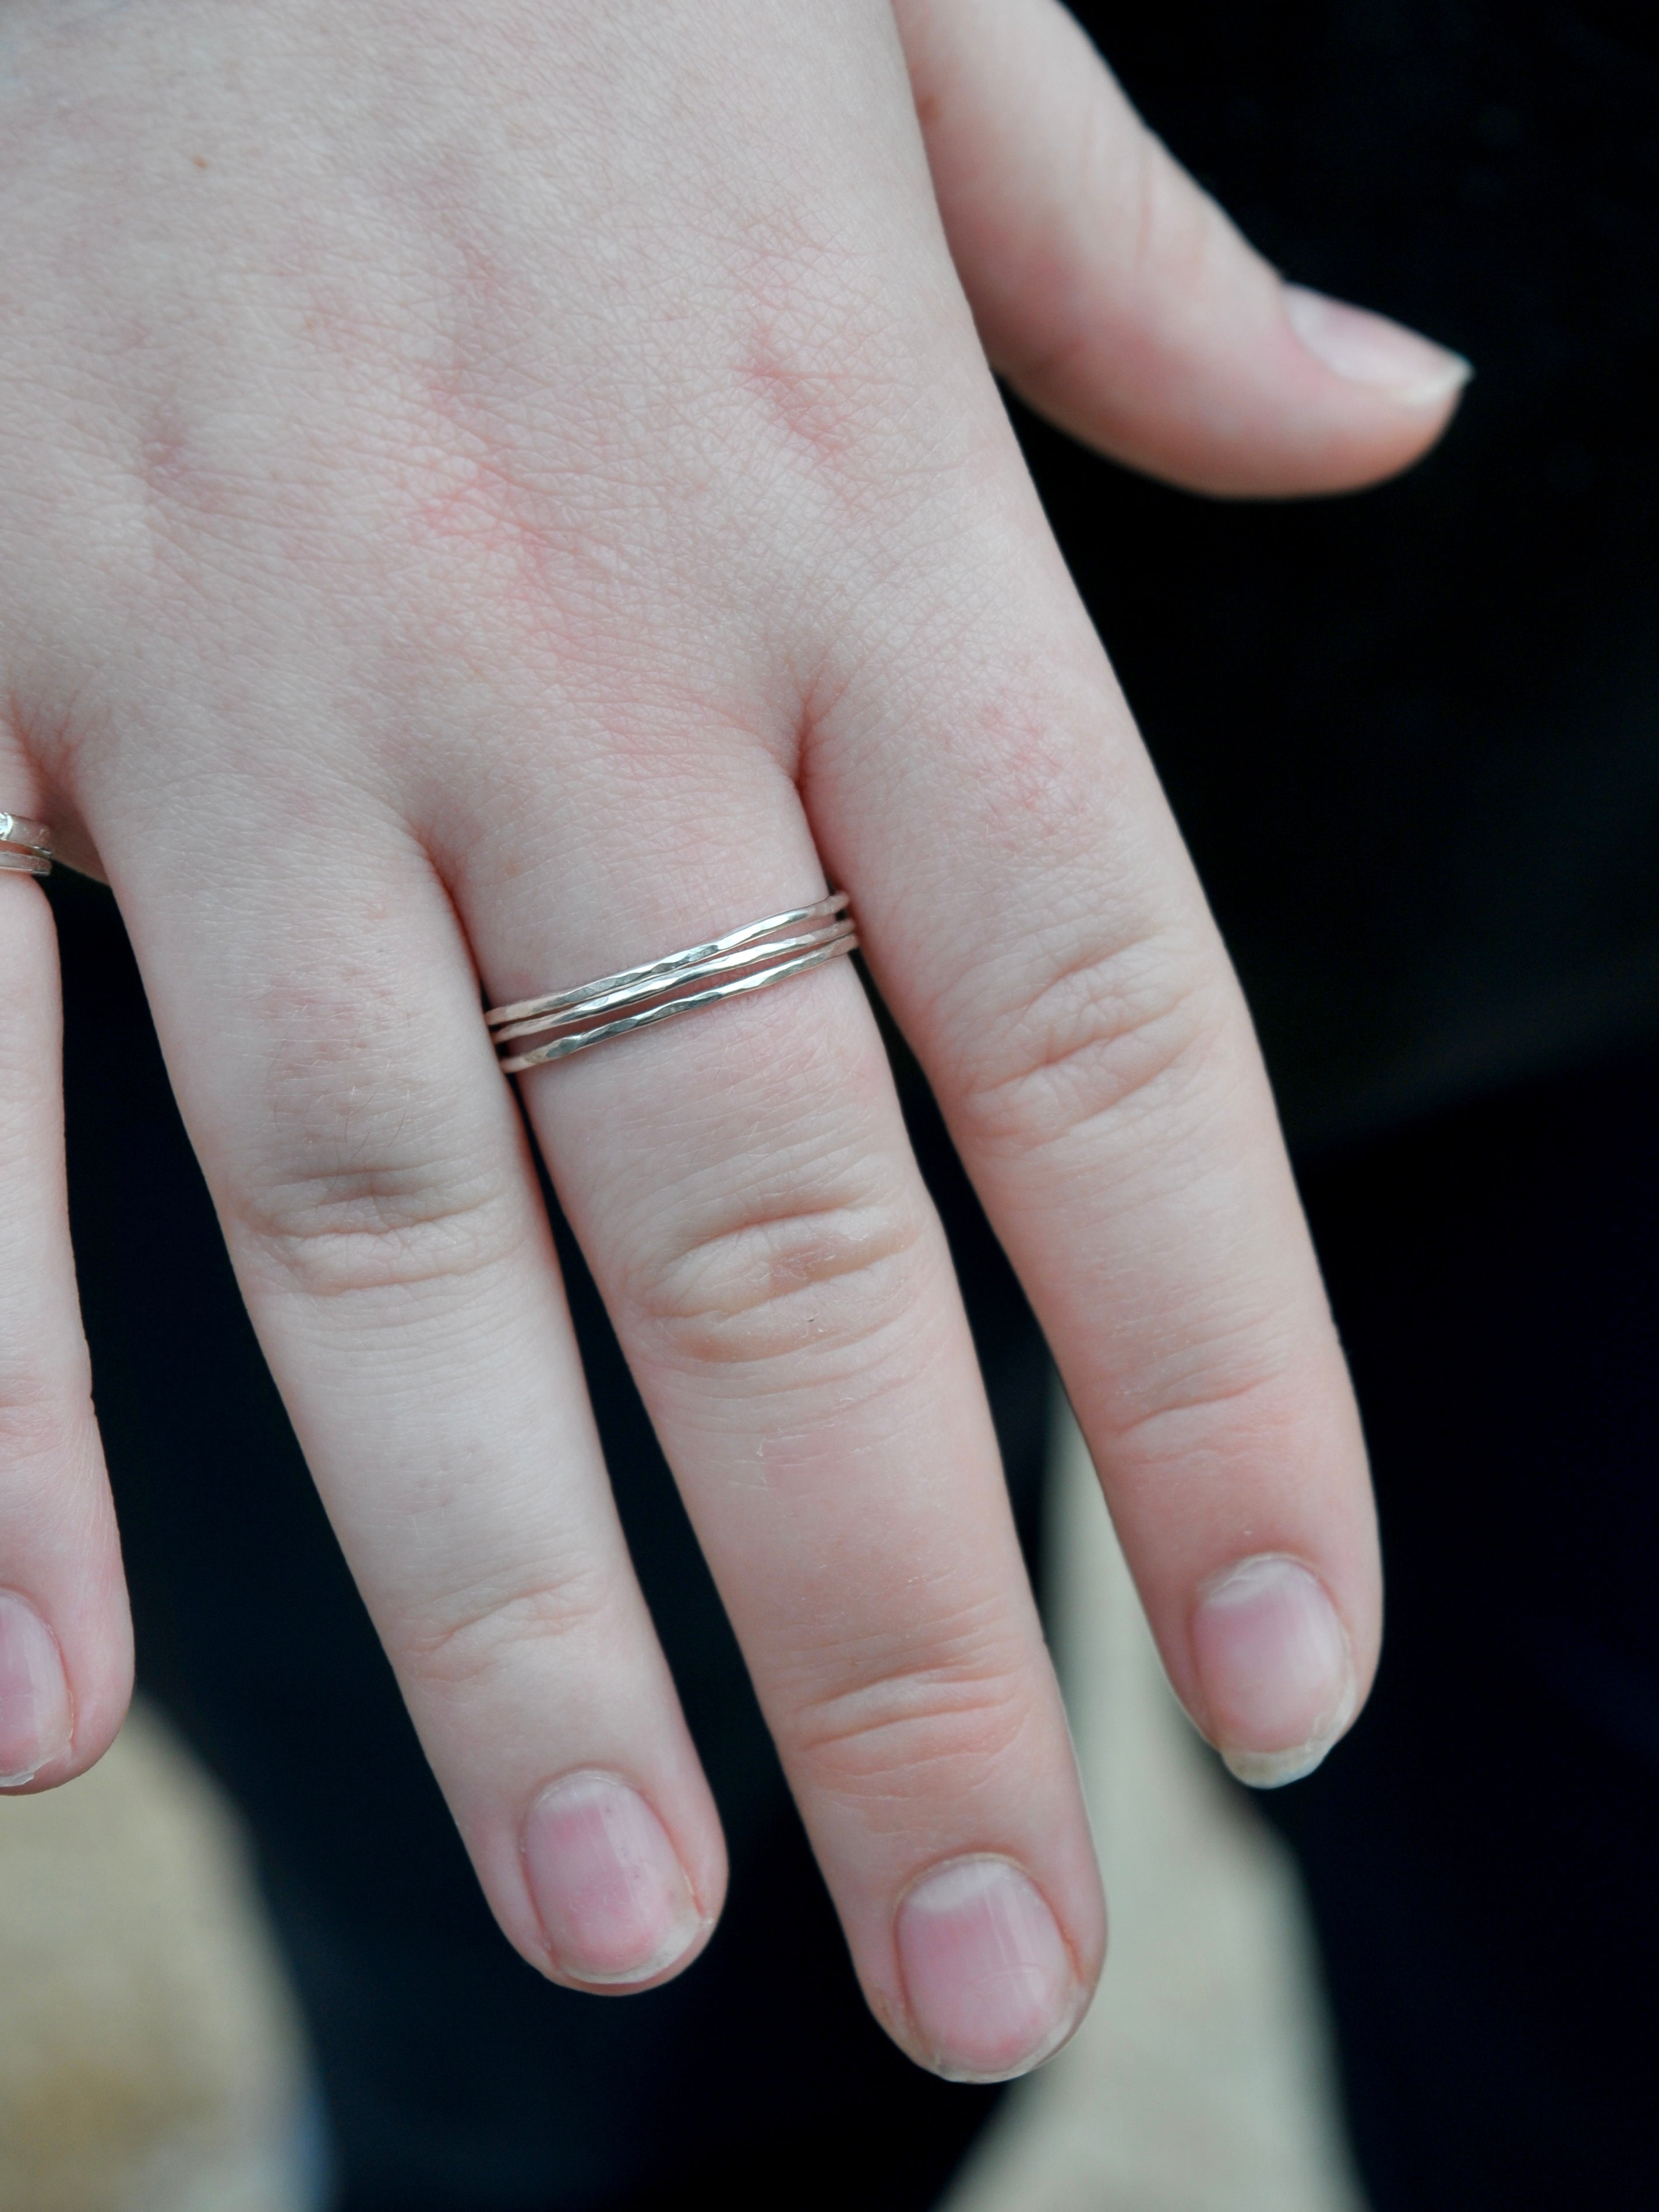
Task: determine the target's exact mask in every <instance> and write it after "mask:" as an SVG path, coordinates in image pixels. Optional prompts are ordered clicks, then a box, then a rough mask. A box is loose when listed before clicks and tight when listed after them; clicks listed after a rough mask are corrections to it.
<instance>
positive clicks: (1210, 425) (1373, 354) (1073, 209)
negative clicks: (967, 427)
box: [894, 0, 1469, 495]
mask: <svg viewBox="0 0 1659 2212" xmlns="http://www.w3.org/2000/svg"><path fill="white" fill-rule="evenodd" d="M894 12H895V15H896V18H897V21H898V26H899V31H900V34H901V36H902V39H903V40H904V45H905V51H906V56H907V58H908V63H909V69H910V78H911V83H912V86H913V88H914V89H915V100H916V109H917V113H918V115H919V116H920V118H921V127H922V131H923V135H924V137H925V138H926V141H927V155H928V160H929V162H930V164H931V167H932V170H933V185H934V190H935V191H936V193H937V195H938V198H939V208H940V211H941V214H942V215H943V217H944V221H945V231H946V234H947V236H948V237H949V240H950V243H951V252H952V254H953V255H954V257H955V259H956V264H957V270H958V272H959V274H960V276H961V278H962V282H963V287H964V289H966V291H967V294H968V297H969V301H970V302H971V304H972V306H973V309H974V313H975V317H976V319H977V320H978V324H979V328H980V333H981V337H982V339H983V341H984V343H985V347H986V350H987V353H988V354H989V356H990V358H991V362H992V364H993V366H994V368H997V369H998V370H1000V372H1001V373H1002V374H1004V375H1005V376H1006V378H1007V379H1008V380H1009V382H1010V383H1011V384H1012V386H1014V387H1015V389H1016V390H1017V391H1018V392H1020V393H1021V394H1022V396H1023V397H1024V398H1026V399H1027V400H1029V401H1030V404H1031V405H1032V406H1034V407H1035V408H1036V409H1037V410H1038V411H1039V412H1040V413H1042V414H1043V415H1046V416H1048V417H1049V419H1050V420H1051V421H1052V422H1057V423H1058V424H1059V425H1060V427H1061V428H1063V429H1066V430H1070V431H1072V432H1073V434H1074V435H1076V436H1078V437H1079V438H1081V439H1084V440H1085V441H1086V442H1087V443H1088V444H1090V445H1091V446H1097V447H1100V448H1101V449H1102V451H1103V452H1105V453H1110V454H1112V455H1113V456H1114V457H1115V459H1118V460H1121V461H1127V463H1129V464H1130V465H1131V466H1133V467H1134V468H1138V469H1144V470H1146V471H1147V472H1148V473H1149V474H1150V475H1152V476H1158V477H1167V478H1168V479H1169V480H1170V482H1171V483H1178V484H1184V485H1186V486H1188V488H1189V489H1192V490H1194V491H1206V492H1215V493H1221V494H1226V495H1285V494H1288V493H1297V492H1304V493H1305V492H1331V491H1346V490H1349V489H1353V488H1354V487H1356V486H1358V485H1360V484H1366V483H1375V482H1376V480H1377V479H1378V478H1379V477H1388V476H1392V475H1394V474H1395V471H1398V470H1400V469H1403V468H1406V467H1408V466H1409V465H1410V464H1411V463H1412V462H1413V461H1415V460H1417V459H1419V457H1420V456H1421V455H1422V454H1423V453H1425V452H1426V451H1427V449H1428V447H1430V446H1431V445H1432V444H1433V442H1434V441H1435V440H1436V439H1437V437H1438V436H1439V435H1440V433H1441V432H1442V430H1443V429H1444V428H1445V427H1446V424H1447V422H1449V420H1450V418H1451V415H1452V412H1453V410H1454V409H1455V406H1456V404H1457V399H1458V395H1459V393H1460V392H1461V391H1462V387H1463V386H1464V384H1465V383H1466V382H1467V381H1468V376H1469V367H1468V362H1465V361H1463V360H1462V359H1460V357H1459V356H1457V355H1456V354H1454V353H1448V352H1447V351H1445V350H1444V349H1443V348H1442V347H1440V346H1437V345H1433V344H1431V343H1430V342H1429V341H1428V340H1427V339H1426V338H1423V337H1418V335H1417V334H1416V333H1415V332H1414V331H1408V330H1406V329H1404V328H1403V327H1402V326H1401V325H1400V324H1398V323H1394V322H1389V321H1388V320H1387V319H1385V318H1384V317H1383V316H1381V315H1374V314H1371V313H1368V312H1367V311H1366V310H1365V309H1364V308H1360V307H1349V306H1347V305H1346V303H1344V302H1342V301H1336V300H1329V299H1327V298H1325V297H1324V296H1323V295H1322V294H1320V293H1317V292H1310V291H1307V290H1305V289H1303V288H1302V287H1300V286H1298V285H1294V284H1287V283H1285V282H1284V280H1283V279H1282V278H1281V277H1280V276H1279V274H1278V272H1277V271H1276V270H1273V268H1271V267H1270V266H1269V265H1268V264H1267V262H1266V261H1264V260H1263V259H1262V258H1261V255H1260V254H1259V253H1257V252H1255V248H1254V247H1253V246H1249V244H1248V243H1247V242H1246V241H1245V240H1244V239H1243V238H1242V237H1241V236H1240V234H1239V233H1238V232H1237V230H1236V229H1235V228H1233V225H1232V224H1231V222H1229V221H1228V219H1227V217H1226V216H1225V215H1224V214H1223V213H1222V211H1221V210H1220V209H1219V208H1218V206H1217V205H1216V204H1215V202H1214V201H1213V200H1212V199H1211V198H1210V197H1209V196H1208V194H1207V193H1206V192H1204V191H1200V188H1199V187H1198V185H1195V184H1194V182H1193V180H1192V179H1191V178H1190V177H1189V176H1188V174H1187V173H1186V171H1185V170H1184V169H1182V167H1180V166H1179V164H1178V163H1176V161H1173V160H1172V159H1171V157H1170V155H1169V154H1168V153H1167V152H1166V151H1165V149H1164V147H1163V145H1162V144H1161V143H1159V141H1158V139H1157V138H1155V137H1153V136H1152V132H1151V131H1148V130H1147V128H1146V125H1145V124H1144V123H1142V121H1141V120H1140V118H1139V116H1138V115H1137V114H1136V113H1135V112H1134V110H1133V108H1132V107H1131V106H1130V105H1129V103H1128V101H1127V100H1126V99H1125V98H1124V96H1123V94H1122V93H1121V90H1120V89H1119V88H1118V86H1117V84H1116V82H1115V81H1114V79H1113V78H1112V76H1111V75H1110V74H1109V71H1108V70H1107V69H1106V68H1105V66H1104V64H1103V63H1102V61H1101V60H1100V58H1099V56H1098V55H1097V53H1096V52H1095V51H1094V49H1093V47H1092V46H1091V45H1090V43H1089V41H1088V40H1087V39H1086V38H1085V35H1084V33H1083V32H1082V30H1081V29H1080V28H1079V26H1078V24H1077V23H1076V22H1075V21H1073V18H1072V16H1071V15H1068V14H1067V13H1066V10H1065V9H1064V8H1062V7H1061V6H1060V4H1059V0H894Z"/></svg>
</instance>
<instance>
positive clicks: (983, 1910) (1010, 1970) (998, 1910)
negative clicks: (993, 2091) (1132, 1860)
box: [896, 1858, 1087, 2081]
mask: <svg viewBox="0 0 1659 2212" xmlns="http://www.w3.org/2000/svg"><path fill="white" fill-rule="evenodd" d="M896 1935H897V1939H898V1954H899V1966H900V1970H901V1971H902V1974H903V1976H904V1990H905V1995H906V1996H907V1997H908V1999H909V2002H910V2015H911V2018H912V2019H913V2020H914V2021H915V2025H916V2027H917V2029H918V2031H919V2032H920V2033H921V2039H922V2041H923V2043H924V2045H926V2048H927V2058H928V2063H930V2064H931V2065H932V2067H933V2070H934V2071H935V2072H936V2073H939V2074H943V2075H945V2076H946V2078H947V2079H948V2080H950V2081H1007V2080H1009V2079H1010V2078H1011V2077H1012V2075H1016V2074H1026V2073H1029V2072H1030V2069H1031V2068H1032V2067H1034V2066H1040V2065H1041V2064H1042V2061H1043V2060H1044V2059H1045V2058H1047V2057H1050V2056H1051V2055H1052V2054H1053V2053H1054V2051H1058V2050H1059V2048H1060V2045H1061V2044H1062V2043H1064V2042H1065V2040H1066V2037H1067V2036H1068V2035H1070V2033H1071V2032H1072V2030H1073V2028H1074V2027H1076V2026H1077V2023H1078V2021H1079V2020H1080V2019H1081V2018H1082V2016H1083V2011H1084V2007H1085V2003H1086V2002H1087V1993H1086V1991H1085V1990H1080V1989H1079V1986H1078V1980H1077V1976H1076V1973H1075V1972H1074V1971H1073V1966H1072V1960H1071V1954H1070V1953H1069V1952H1068V1951H1067V1950H1066V1943H1065V1939H1064V1938H1063V1936H1061V1935H1060V1929H1059V1927H1058V1926H1057V1925H1056V1923H1055V1920H1054V1914H1053V1913H1052V1912H1050V1911H1049V1910H1048V1905H1046V1904H1045V1903H1044V1902H1043V1899H1042V1894H1041V1893H1040V1892H1039V1891H1038V1890H1037V1888H1036V1886H1035V1884H1034V1883H1032V1882H1030V1881H1028V1880H1027V1879H1026V1877H1025V1875H1023V1874H1022V1873H1021V1872H1020V1871H1019V1869H1018V1867H1013V1866H1010V1865H1009V1864H1008V1863H1007V1861H1006V1859H991V1858H973V1859H957V1860H956V1861H955V1862H954V1863H951V1865H949V1866H944V1867H939V1868H938V1869H935V1871H934V1872H933V1873H932V1874H930V1875H924V1876H923V1878H922V1880H921V1881H919V1882H918V1883H917V1884H916V1885H915V1887H914V1888H913V1889H911V1890H910V1891H909V1892H908V1894H907V1895H906V1897H905V1899H904V1901H903V1903H902V1905H900V1906H899V1910H898V1920H897V1923H896Z"/></svg>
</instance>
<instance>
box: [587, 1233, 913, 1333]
mask: <svg viewBox="0 0 1659 2212" xmlns="http://www.w3.org/2000/svg"><path fill="white" fill-rule="evenodd" d="M924 1233H925V1217H924V1213H923V1210H922V1208H921V1205H920V1204H919V1203H918V1202H916V1201H915V1200H912V1199H910V1198H908V1197H907V1196H905V1195H904V1194H901V1193H898V1192H890V1193H878V1192H866V1193H862V1194H846V1193H841V1194H831V1195H828V1196H826V1197H824V1198H823V1199H822V1200H814V1199H813V1198H812V1197H811V1196H808V1195H801V1196H798V1197H794V1198H792V1199H789V1200H785V1201H783V1202H781V1203H780V1204H778V1205H776V1206H770V1207H767V1206H753V1205H751V1206H746V1207H744V1209H743V1211H742V1212H741V1214H740V1216H739V1218H737V1219H735V1220H728V1221H726V1222H723V1223H721V1224H720V1225H719V1226H717V1227H715V1228H714V1229H713V1230H712V1231H707V1232H705V1233H702V1234H700V1235H698V1236H697V1237H695V1238H694V1239H692V1240H690V1241H689V1242H684V1243H679V1244H678V1245H674V1246H671V1247H670V1248H669V1249H666V1250H665V1251H664V1252H663V1253H661V1254H659V1255H656V1256H655V1257H654V1258H653V1261H651V1263H650V1264H649V1265H647V1267H643V1268H641V1269H638V1270H636V1271H635V1274H634V1276H633V1278H632V1279H631V1280H630V1282H629V1285H628V1294H629V1304H630V1305H631V1306H632V1307H633V1308H634V1310H635V1311H637V1312H638V1313H640V1314H641V1316H643V1317H644V1318H645V1320H646V1321H647V1324H648V1325H649V1326H650V1327H651V1328H652V1329H653V1332H654V1333H655V1334H656V1335H657V1336H658V1338H659V1340H660V1341H661V1342H662V1343H663V1344H664V1345H665V1346H666V1347H667V1349H668V1350H669V1351H670V1352H671V1354H672V1355H673V1356H675V1357H676V1358H678V1359H680V1360H683V1361H684V1362H685V1363H687V1364H690V1365H693V1366H699V1367H701V1366H711V1365H712V1366H719V1365H738V1364H758V1363H766V1364H779V1363H782V1364H787V1363H788V1362H790V1361H792V1360H794V1359H797V1358H799V1356H800V1355H802V1354H804V1353H805V1354H810V1355H813V1356H814V1358H815V1359H821V1358H823V1355H824V1354H826V1353H832V1352H836V1351H837V1350H840V1351H843V1352H846V1351H854V1350H860V1351H867V1349H868V1348H869V1346H871V1344H872V1341H873V1340H876V1339H878V1337H880V1336H881V1335H883V1334H885V1333H886V1332H887V1331H888V1330H889V1329H890V1328H893V1327H894V1326H896V1324H897V1323H898V1322H899V1321H900V1320H901V1318H902V1316H903V1315H904V1314H905V1312H906V1311H907V1310H908V1309H909V1307H910V1305H911V1302H912V1293H913V1287H914V1273H915V1256H916V1254H917V1251H918V1249H919V1247H920V1245H921V1241H922V1238H923V1236H924Z"/></svg>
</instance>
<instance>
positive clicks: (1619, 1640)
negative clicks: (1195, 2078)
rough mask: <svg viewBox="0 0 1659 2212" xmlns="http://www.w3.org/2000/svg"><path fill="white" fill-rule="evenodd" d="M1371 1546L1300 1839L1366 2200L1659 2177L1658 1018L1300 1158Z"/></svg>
mask: <svg viewBox="0 0 1659 2212" xmlns="http://www.w3.org/2000/svg"><path fill="white" fill-rule="evenodd" d="M1303 1187H1304V1194H1305V1196H1306V1198H1307V1201H1308V1205H1309V1209H1310V1217H1311V1219H1312V1223H1313V1227H1314V1231H1315V1234H1316V1238H1317V1240H1318V1243H1319V1249H1320V1254H1321V1257H1322V1261H1323V1263H1324V1267H1325V1271H1326V1277H1327V1280H1328V1283H1329V1285H1330V1289H1331V1294H1332V1299H1333V1303H1334V1307H1335V1310H1336V1316H1337V1321H1338V1323H1339V1326H1340V1328H1341V1330H1342V1334H1343V1338H1344V1341H1345V1342H1346V1346H1347V1349H1348V1356H1349V1358H1350V1359H1351V1361H1352V1365H1353V1371H1354V1377H1355V1381H1356V1383H1358V1389H1359V1395H1360V1401H1361V1403H1362V1405H1363V1406H1364V1409H1365V1420H1366V1428H1367V1432H1368V1435H1369V1437H1370V1445H1371V1450H1372V1455H1373V1462H1374V1466H1375V1470H1376V1485H1377V1492H1378V1500H1379V1504H1380V1507H1381V1512H1382V1520H1383V1544H1384V1549H1385V1553H1386V1557H1387V1561H1388V1573H1389V1607H1388V1628H1387V1640H1386V1645H1385V1652H1384V1659H1383V1668H1382V1671H1381V1673H1380V1674H1379V1675H1378V1678H1377V1684H1376V1691H1375V1692H1374V1694H1373V1696H1372V1699H1371V1701H1370V1705H1369V1706H1368V1707H1367V1709H1366V1711H1365V1713H1364V1716H1363V1717H1361V1719H1360V1721H1359V1723H1358V1725H1357V1727H1356V1728H1355V1729H1354V1731H1353V1734H1352V1737H1351V1738H1350V1739H1349V1740H1348V1741H1346V1743H1344V1744H1343V1745H1342V1746H1341V1747H1340V1749H1339V1750H1338V1751H1337V1752H1336V1753H1334V1755H1333V1757H1332V1758H1331V1759H1330V1760H1329V1762H1328V1765H1326V1766H1325V1767H1323V1768H1322V1769H1321V1771H1319V1772H1318V1773H1317V1774H1316V1775H1315V1776H1314V1777H1312V1778H1310V1780H1309V1781H1307V1782H1305V1783H1303V1784H1298V1785H1297V1787H1296V1788H1295V1789H1293V1790H1285V1791H1284V1792H1282V1793H1278V1794H1275V1795H1274V1796H1269V1797H1266V1798H1263V1799H1262V1800H1261V1801H1260V1802H1261V1803H1262V1804H1263V1805H1264V1806H1265V1807H1266V1808H1267V1810H1268V1811H1269V1812H1270V1813H1271V1814H1273V1815H1274V1816H1275V1817H1276V1818H1277V1819H1278V1820H1279V1821H1280V1822H1281V1823H1282V1824H1283V1826H1284V1827H1285V1832H1286V1833H1287V1834H1288V1835H1289V1836H1290V1838H1291V1841H1292V1842H1293V1843H1294V1844H1296V1846H1297V1849H1298V1850H1299V1852H1300V1854H1301V1857H1302V1861H1303V1865H1304V1869H1305V1871H1306V1874H1307V1875H1308V1879H1309V1883H1310V1892H1311V1895H1312V1898H1313V1902H1314V1905H1315V1909H1316V1916H1317V1920H1318V1924H1319V1931H1320V1936H1321V1938H1322V1945H1323V1949H1324V1954H1325V1960H1326V1969H1327V1972H1328V1977H1329V1980H1330V1985H1331V1989H1332V1992H1333V1995H1334V2001H1335V2008H1336V2015H1337V2021H1338V2025H1339V2027H1340V2036H1341V2044H1342V2050H1343V2057H1344V2063H1345V2075H1346V2086H1347V2092H1348V2101H1349V2111H1350V2115H1351V2118H1352V2122H1353V2126H1354V2132H1355V2136H1356V2141H1357V2143H1358V2149H1359V2152H1360V2154H1361V2158H1362V2161H1363V2165H1364V2175H1365V2179H1366V2183H1367V2185H1368V2188H1369V2191H1370V2197H1371V2203H1372V2208H1373V2212H1454V2208H1455V2212H1468V2208H1469V2207H1470V2206H1472V2205H1483V2206H1484V2205H1493V2206H1497V2205H1502V2206H1503V2207H1504V2212H1569V2208H1576V2207H1577V2206H1580V2205H1591V2204H1595V2205H1607V2206H1614V2205H1617V2206H1620V2207H1623V2206H1631V2207H1634V2206H1637V2205H1644V2204H1651V2203H1654V2202H1656V2200H1659V2096H1656V2095H1655V2093H1654V2054H1655V2051H1659V1881H1656V1879H1655V1872H1656V1857H1659V1602H1656V1598H1655V1571H1656V1566H1659V1052H1655V1051H1649V1052H1647V1053H1645V1054H1639V1055H1637V1056H1634V1057H1630V1058H1621V1059H1618V1060H1613V1061H1610V1062H1608V1063H1606V1064H1604V1065H1601V1066H1595V1067H1587V1068H1584V1069H1581V1070H1575V1071H1574V1072H1573V1073H1571V1075H1569V1076H1561V1077H1557V1078H1554V1079H1549V1080H1541V1081H1535V1082H1534V1083H1531V1084H1528V1085H1522V1086H1518V1087H1517V1088H1516V1089H1515V1090H1513V1091H1508V1092H1505V1093H1503V1094H1500V1095H1498V1096H1497V1097H1492V1098H1490V1099H1485V1100H1482V1101H1480V1102H1478V1103H1472V1104H1469V1105H1467V1106H1465V1107H1463V1108H1462V1109H1458V1110H1457V1111H1455V1112H1453V1113H1449V1114H1447V1115H1442V1116H1441V1117H1439V1118H1438V1119H1437V1120H1436V1121H1431V1122H1429V1123H1426V1124H1425V1125H1423V1126H1422V1127H1417V1128H1413V1129H1411V1130H1408V1131H1405V1132H1401V1133H1397V1134H1395V1135H1393V1136H1390V1137H1389V1138H1386V1139H1381V1140H1379V1141H1378V1142H1376V1143H1375V1144H1373V1145H1371V1146H1366V1147H1363V1148H1359V1149H1358V1150H1356V1151H1354V1152H1348V1153H1345V1154H1342V1155H1340V1156H1337V1157H1333V1158H1325V1159H1323V1160H1320V1161H1317V1162H1314V1163H1310V1164H1306V1165H1304V1172H1303Z"/></svg>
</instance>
